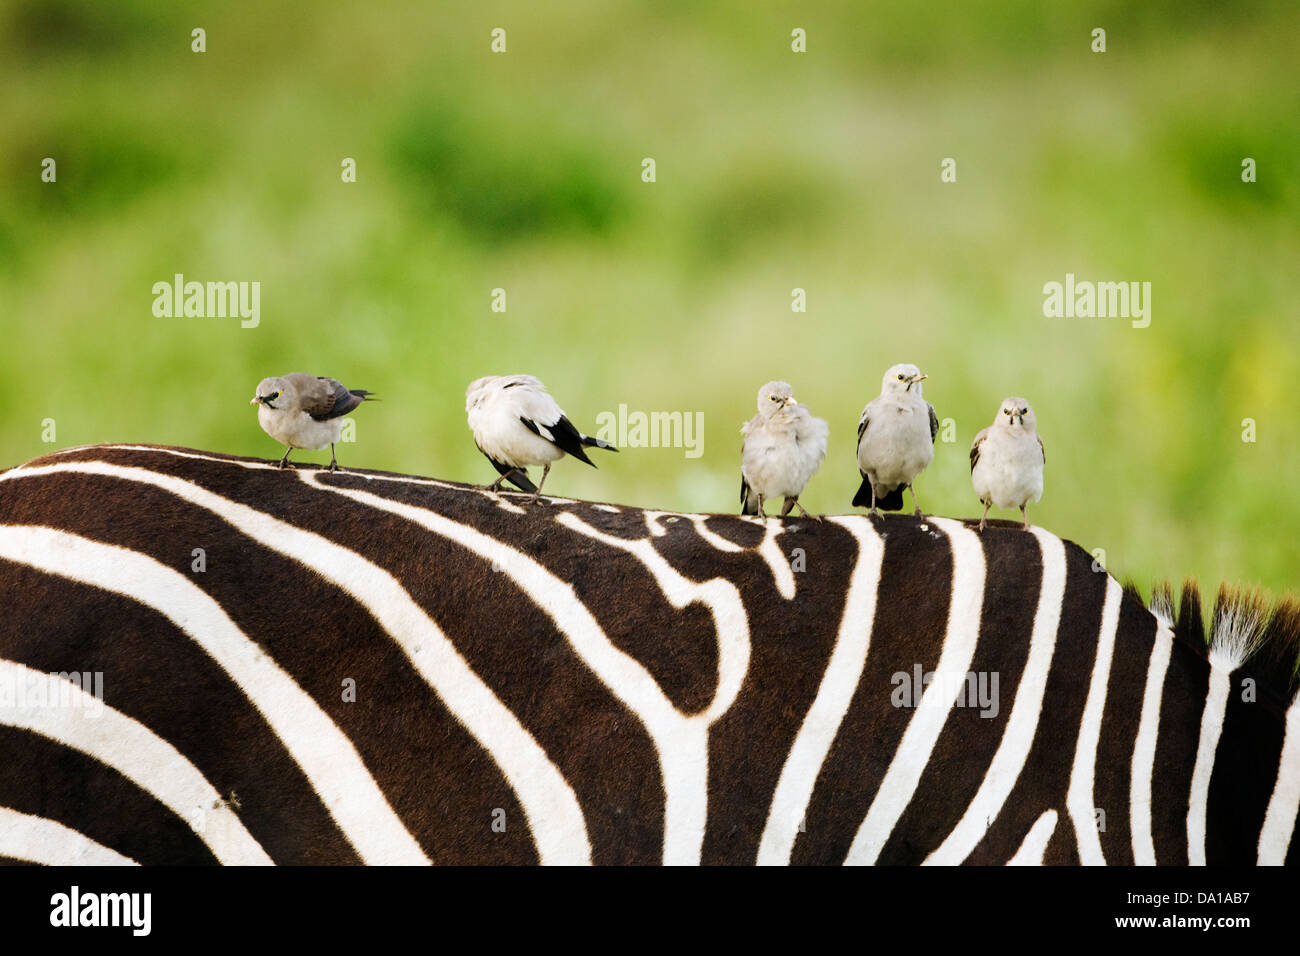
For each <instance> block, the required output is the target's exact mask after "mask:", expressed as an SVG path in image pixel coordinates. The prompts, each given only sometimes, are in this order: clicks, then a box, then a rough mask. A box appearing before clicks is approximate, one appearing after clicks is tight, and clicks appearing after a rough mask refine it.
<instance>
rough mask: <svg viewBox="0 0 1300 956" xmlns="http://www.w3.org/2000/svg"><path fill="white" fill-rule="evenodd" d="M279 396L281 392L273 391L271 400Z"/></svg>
mask: <svg viewBox="0 0 1300 956" xmlns="http://www.w3.org/2000/svg"><path fill="white" fill-rule="evenodd" d="M279 397H280V393H279V392H272V393H271V401H275V400H276V399H277V398H279Z"/></svg>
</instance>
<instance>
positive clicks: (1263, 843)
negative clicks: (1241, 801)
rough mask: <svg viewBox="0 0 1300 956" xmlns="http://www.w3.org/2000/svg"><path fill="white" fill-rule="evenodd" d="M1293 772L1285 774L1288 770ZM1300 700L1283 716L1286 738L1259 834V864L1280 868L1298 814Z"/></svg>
mask: <svg viewBox="0 0 1300 956" xmlns="http://www.w3.org/2000/svg"><path fill="white" fill-rule="evenodd" d="M1288 767H1289V768H1291V770H1292V772H1291V773H1290V774H1288V773H1287V772H1286V771H1287V768H1288ZM1296 767H1300V700H1297V701H1296V702H1295V703H1293V704H1292V705H1291V707H1290V708H1289V709H1288V710H1287V712H1286V737H1285V738H1284V739H1283V743H1282V758H1281V760H1280V761H1279V763H1278V770H1277V782H1276V783H1275V784H1274V785H1273V793H1272V795H1271V796H1270V797H1269V801H1268V812H1267V813H1266V814H1265V816H1264V825H1263V827H1261V828H1260V831H1259V864H1260V865H1261V866H1281V865H1282V864H1283V863H1285V862H1286V850H1287V847H1288V846H1290V844H1291V839H1292V837H1293V836H1294V830H1295V824H1296V816H1297V815H1298V814H1300V772H1296V771H1295V768H1296Z"/></svg>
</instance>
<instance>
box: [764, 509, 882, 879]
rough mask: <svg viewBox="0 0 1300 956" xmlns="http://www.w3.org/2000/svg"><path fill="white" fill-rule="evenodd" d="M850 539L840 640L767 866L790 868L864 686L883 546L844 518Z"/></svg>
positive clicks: (788, 780)
mask: <svg viewBox="0 0 1300 956" xmlns="http://www.w3.org/2000/svg"><path fill="white" fill-rule="evenodd" d="M830 520H832V521H834V522H836V523H837V524H839V525H840V526H841V527H843V528H844V529H845V530H847V531H848V532H849V533H850V534H851V535H853V537H854V540H855V541H856V542H857V545H858V556H857V561H856V563H855V564H854V567H853V577H852V580H851V581H850V584H849V592H848V597H847V598H846V599H845V602H844V613H843V614H842V615H841V617H840V631H839V639H838V640H837V641H836V642H835V650H834V652H833V653H832V654H831V659H830V662H829V663H828V664H827V666H826V671H825V673H824V674H823V675H822V681H821V685H820V686H819V687H818V689H817V697H816V699H814V701H813V705H812V707H811V708H809V710H808V714H807V715H806V716H805V717H804V720H803V723H802V724H801V725H800V727H799V733H798V736H796V737H795V741H794V746H793V747H792V748H791V749H790V755H789V757H788V758H786V761H785V765H784V766H783V767H782V768H781V777H780V780H779V781H778V782H777V786H776V793H775V794H774V795H773V797H772V808H771V811H770V812H769V813H768V817H767V826H766V827H764V828H763V837H762V841H761V842H760V843H759V848H758V862H759V863H760V864H763V865H772V864H781V865H784V864H787V863H789V862H790V854H791V852H792V851H793V850H794V841H795V838H796V837H797V836H798V832H799V825H800V823H802V821H803V819H804V817H805V815H806V814H807V812H808V801H809V800H810V799H811V798H812V792H813V786H814V784H815V783H816V780H817V774H818V772H819V771H820V770H821V767H822V765H823V764H824V763H825V762H826V756H827V754H829V753H830V749H831V744H832V743H833V742H834V740H835V735H836V733H838V731H839V729H840V725H841V723H842V722H843V721H844V715H845V714H846V713H847V712H848V709H849V704H850V702H851V701H852V699H853V694H854V692H855V691H856V690H857V688H858V684H859V683H860V681H861V680H862V668H863V665H864V664H865V663H866V659H867V653H868V652H869V651H870V649H871V622H872V621H873V620H874V619H875V616H876V588H877V587H878V586H879V584H880V567H881V562H882V561H883V559H884V556H885V546H884V541H883V540H882V539H881V538H880V536H879V535H878V534H876V532H875V530H874V529H873V528H871V527H870V526H867V527H863V526H862V524H861V523H860V522H857V521H851V520H846V519H844V518H832V519H830Z"/></svg>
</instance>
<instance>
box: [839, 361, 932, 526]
mask: <svg viewBox="0 0 1300 956" xmlns="http://www.w3.org/2000/svg"><path fill="white" fill-rule="evenodd" d="M926 378H929V376H928V375H922V374H921V370H920V369H919V368H917V367H916V366H915V365H895V366H893V367H892V368H890V370H889V371H888V372H886V373H885V377H884V378H883V379H882V380H881V383H880V395H879V396H877V397H876V398H873V399H872V400H871V401H869V402H868V403H867V407H866V408H864V409H863V410H862V417H861V418H860V419H859V420H858V471H860V472H861V473H862V486H861V487H860V488H859V489H858V493H857V494H856V495H854V496H853V503H854V504H855V505H861V506H863V507H868V506H869V507H870V508H871V513H872V514H879V512H878V511H877V510H876V509H877V508H884V509H885V510H886V511H901V510H902V508H903V488H904V487H907V488H911V489H912V503H913V504H914V505H916V516H917V517H918V518H919V517H921V503H920V502H919V501H917V499H916V489H915V488H912V482H913V481H915V480H916V476H917V475H919V474H920V473H921V472H922V471H924V470H925V468H926V466H927V465H929V464H930V462H931V461H933V460H934V436H935V435H937V434H938V432H939V418H938V416H936V415H935V413H934V406H933V405H931V404H930V403H929V402H927V401H926V400H925V399H924V398H922V397H921V382H922V381H923V380H924V379H926Z"/></svg>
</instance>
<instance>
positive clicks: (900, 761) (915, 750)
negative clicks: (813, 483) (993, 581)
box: [844, 516, 985, 866]
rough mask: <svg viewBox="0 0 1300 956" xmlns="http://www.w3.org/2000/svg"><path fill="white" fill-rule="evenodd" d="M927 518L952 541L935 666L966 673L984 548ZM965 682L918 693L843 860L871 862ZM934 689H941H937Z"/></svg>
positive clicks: (960, 530)
mask: <svg viewBox="0 0 1300 956" xmlns="http://www.w3.org/2000/svg"><path fill="white" fill-rule="evenodd" d="M926 520H927V521H928V522H929V523H930V524H931V525H933V526H934V527H936V528H938V529H939V530H940V531H942V532H943V533H944V534H946V535H947V536H948V540H949V542H950V543H951V546H952V600H951V603H950V605H949V607H948V629H947V632H946V633H945V635H944V639H943V653H942V654H941V655H940V656H939V664H938V666H937V667H936V668H935V672H936V673H937V674H944V675H957V674H966V673H967V672H968V671H969V670H970V663H971V660H972V658H974V656H975V644H976V642H977V641H978V639H979V631H980V612H981V610H982V609H983V606H984V573H985V567H984V549H983V547H982V546H981V545H980V539H979V536H978V535H976V534H975V532H973V531H971V530H970V529H969V528H967V527H966V526H965V525H963V524H961V523H960V522H958V521H953V520H952V519H950V518H936V517H933V516H931V517H929V518H927V519H926ZM965 686H966V685H965V682H963V681H958V680H944V681H942V682H936V683H935V684H932V685H930V687H929V688H928V689H927V690H926V691H925V693H923V694H922V695H921V701H920V703H919V704H918V705H917V706H916V710H915V712H914V713H913V715H912V719H911V721H910V722H909V723H908V725H907V730H906V731H904V733H903V739H902V740H901V741H900V742H899V745H898V749H897V750H896V751H895V752H894V757H893V759H892V760H891V761H890V763H889V770H887V771H886V772H885V778H884V780H882V781H881V783H880V789H879V790H878V791H877V792H876V798H875V800H873V801H872V803H871V808H870V809H869V810H868V811H867V815H866V817H865V818H864V819H863V821H862V824H861V826H859V827H858V832H857V835H856V836H855V837H854V838H853V845H852V846H851V847H850V848H849V853H848V858H847V859H846V860H845V861H844V862H845V863H846V864H850V865H865V866H870V865H872V864H874V863H875V862H876V859H877V858H878V857H879V856H880V851H881V849H883V848H884V845H885V842H886V841H887V840H888V839H889V835H890V834H891V833H893V832H894V826H895V825H896V824H897V823H898V818H899V817H900V816H902V814H903V811H904V810H905V809H906V808H907V804H908V803H909V802H910V801H911V799H912V796H913V794H914V793H915V792H916V785H917V783H918V782H919V781H920V779H921V774H922V773H923V772H924V771H925V765H926V764H927V763H929V761H930V754H931V753H932V752H933V750H934V745H935V743H936V742H937V741H938V739H939V734H940V733H942V731H943V725H944V723H945V722H946V721H947V719H948V714H949V713H950V712H951V710H952V706H953V704H954V703H955V702H956V700H957V695H958V694H959V693H960V692H961V691H962V690H963V689H964V687H965ZM936 690H939V691H941V693H936V692H935V691H936Z"/></svg>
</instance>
